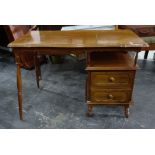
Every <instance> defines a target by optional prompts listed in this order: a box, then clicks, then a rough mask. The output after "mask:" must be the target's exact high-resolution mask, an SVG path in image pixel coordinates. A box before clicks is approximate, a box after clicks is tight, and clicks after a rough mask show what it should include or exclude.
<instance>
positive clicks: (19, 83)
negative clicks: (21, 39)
mask: <svg viewBox="0 0 155 155" xmlns="http://www.w3.org/2000/svg"><path fill="white" fill-rule="evenodd" d="M17 89H18V106H19V116H20V119H21V120H23V111H22V108H23V105H22V80H21V67H20V64H19V63H17Z"/></svg>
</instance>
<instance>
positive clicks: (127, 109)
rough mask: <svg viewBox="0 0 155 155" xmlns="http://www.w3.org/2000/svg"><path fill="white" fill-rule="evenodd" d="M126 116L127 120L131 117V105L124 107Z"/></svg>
mask: <svg viewBox="0 0 155 155" xmlns="http://www.w3.org/2000/svg"><path fill="white" fill-rule="evenodd" d="M124 114H125V117H126V118H128V117H129V105H125V106H124Z"/></svg>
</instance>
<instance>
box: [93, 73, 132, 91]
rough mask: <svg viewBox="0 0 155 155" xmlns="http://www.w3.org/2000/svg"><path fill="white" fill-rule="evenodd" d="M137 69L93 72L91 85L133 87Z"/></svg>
mask: <svg viewBox="0 0 155 155" xmlns="http://www.w3.org/2000/svg"><path fill="white" fill-rule="evenodd" d="M134 74H135V71H122V72H120V71H119V72H111V71H110V72H108V71H107V72H91V86H94V87H103V88H111V89H113V88H131V87H132V85H133V80H134Z"/></svg>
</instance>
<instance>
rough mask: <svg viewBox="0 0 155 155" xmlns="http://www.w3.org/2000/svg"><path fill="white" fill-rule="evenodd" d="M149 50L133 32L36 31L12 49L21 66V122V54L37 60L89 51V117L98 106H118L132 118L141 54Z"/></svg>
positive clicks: (20, 39) (18, 40) (87, 99)
mask: <svg viewBox="0 0 155 155" xmlns="http://www.w3.org/2000/svg"><path fill="white" fill-rule="evenodd" d="M147 46H148V44H147V43H145V42H144V41H143V40H142V39H140V38H139V37H138V36H137V35H136V34H135V33H133V32H132V31H130V30H107V31H106V30H78V31H32V32H30V33H28V34H26V35H24V36H23V37H21V38H19V39H17V40H16V41H14V42H12V43H11V44H9V47H12V48H13V51H14V54H15V58H16V64H17V88H18V104H19V114H20V119H23V113H22V81H21V64H20V61H19V56H20V55H21V54H23V53H24V54H26V53H27V54H28V53H32V54H33V55H34V57H35V56H36V55H37V54H49V55H50V54H51V55H66V54H70V53H72V51H74V52H75V53H76V52H78V53H82V52H83V51H85V52H86V53H87V68H86V69H87V70H88V80H87V86H86V102H87V104H88V114H89V115H91V114H92V107H93V106H94V105H97V104H99V105H101V104H108V105H110V104H115V105H123V106H125V113H126V116H128V114H127V110H128V107H129V105H130V102H131V97H132V89H133V82H134V75H135V64H136V60H137V56H138V52H140V51H141V48H143V47H147ZM128 51H135V52H136V53H137V54H136V57H135V60H134V61H132V60H131V58H129V55H128V54H127V52H128ZM103 60H104V61H103ZM107 78H108V79H107Z"/></svg>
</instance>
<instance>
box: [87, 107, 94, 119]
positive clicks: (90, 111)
mask: <svg viewBox="0 0 155 155" xmlns="http://www.w3.org/2000/svg"><path fill="white" fill-rule="evenodd" d="M87 106H88V112H87V113H86V115H87V116H88V117H92V116H93V115H94V114H93V112H92V110H93V105H91V104H88V105H87Z"/></svg>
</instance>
